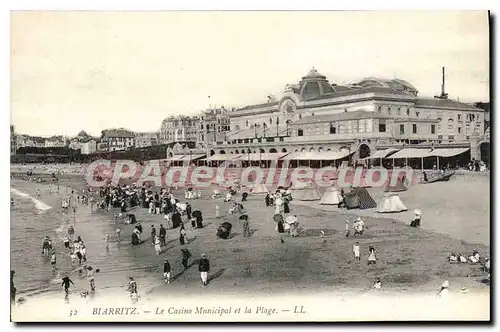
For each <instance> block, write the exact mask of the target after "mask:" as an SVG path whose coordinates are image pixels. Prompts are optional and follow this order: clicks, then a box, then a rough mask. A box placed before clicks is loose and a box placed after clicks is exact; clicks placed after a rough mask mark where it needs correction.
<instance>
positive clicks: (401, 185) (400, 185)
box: [384, 178, 408, 193]
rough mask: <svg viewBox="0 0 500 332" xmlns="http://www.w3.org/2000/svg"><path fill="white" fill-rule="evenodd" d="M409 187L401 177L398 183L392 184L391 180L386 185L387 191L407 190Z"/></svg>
mask: <svg viewBox="0 0 500 332" xmlns="http://www.w3.org/2000/svg"><path fill="white" fill-rule="evenodd" d="M407 190H408V188H407V187H406V186H405V185H404V183H403V180H401V178H398V179H397V181H396V184H394V185H392V186H391V182H390V181H389V183H387V186H386V187H385V190H384V191H385V192H394V193H397V192H401V191H407Z"/></svg>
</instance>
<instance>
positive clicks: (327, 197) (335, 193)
mask: <svg viewBox="0 0 500 332" xmlns="http://www.w3.org/2000/svg"><path fill="white" fill-rule="evenodd" d="M340 202H342V195H340V191H339V190H338V189H337V188H336V187H334V186H332V187H329V188H327V189H326V190H325V193H324V194H323V196H322V197H321V201H320V202H319V204H321V205H338V204H339V203H340Z"/></svg>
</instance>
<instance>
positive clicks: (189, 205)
mask: <svg viewBox="0 0 500 332" xmlns="http://www.w3.org/2000/svg"><path fill="white" fill-rule="evenodd" d="M191 212H192V208H191V204H189V202H186V215H187V219H188V220H190V219H191Z"/></svg>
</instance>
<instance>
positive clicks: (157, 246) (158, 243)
mask: <svg viewBox="0 0 500 332" xmlns="http://www.w3.org/2000/svg"><path fill="white" fill-rule="evenodd" d="M153 244H154V246H155V250H156V254H157V255H158V256H159V255H160V254H161V241H160V237H159V236H157V235H154V236H153Z"/></svg>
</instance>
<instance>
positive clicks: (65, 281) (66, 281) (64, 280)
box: [61, 276, 75, 295]
mask: <svg viewBox="0 0 500 332" xmlns="http://www.w3.org/2000/svg"><path fill="white" fill-rule="evenodd" d="M70 283H71V284H72V285H73V286H74V285H75V283H74V282H73V281H72V280H71V279H70V278H69V276H65V277H64V278H62V283H61V286H64V291H65V292H66V295H67V294H68V293H69V286H70V285H69V284H70Z"/></svg>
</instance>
